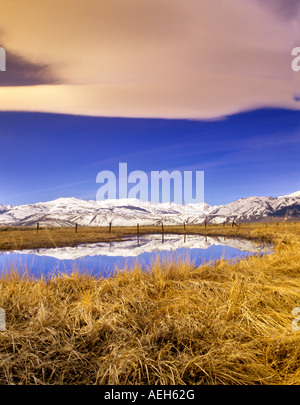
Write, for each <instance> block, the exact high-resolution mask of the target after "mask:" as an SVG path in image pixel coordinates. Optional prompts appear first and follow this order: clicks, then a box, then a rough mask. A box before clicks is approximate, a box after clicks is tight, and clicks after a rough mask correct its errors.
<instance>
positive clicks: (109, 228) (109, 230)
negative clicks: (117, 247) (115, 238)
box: [108, 222, 111, 233]
mask: <svg viewBox="0 0 300 405" xmlns="http://www.w3.org/2000/svg"><path fill="white" fill-rule="evenodd" d="M108 233H111V222H110V223H109V227H108Z"/></svg>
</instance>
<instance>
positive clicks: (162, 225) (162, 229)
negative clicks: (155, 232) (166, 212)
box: [161, 222, 165, 233]
mask: <svg viewBox="0 0 300 405" xmlns="http://www.w3.org/2000/svg"><path fill="white" fill-rule="evenodd" d="M161 232H162V233H164V232H165V230H164V223H163V222H162V223H161Z"/></svg>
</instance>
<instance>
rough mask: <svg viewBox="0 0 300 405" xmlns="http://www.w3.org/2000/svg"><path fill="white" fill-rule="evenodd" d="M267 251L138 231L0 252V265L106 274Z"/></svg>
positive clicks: (241, 243) (248, 244) (243, 243)
mask: <svg viewBox="0 0 300 405" xmlns="http://www.w3.org/2000/svg"><path fill="white" fill-rule="evenodd" d="M269 252H270V246H262V245H261V244H258V243H255V242H253V241H249V240H245V239H235V238H224V237H214V238H212V237H208V236H207V237H204V236H199V235H185V234H184V235H176V234H157V235H141V234H139V235H137V236H135V237H130V238H128V239H126V240H123V241H115V242H101V243H92V244H82V245H79V246H76V247H62V248H53V249H43V248H40V249H34V250H22V251H10V252H3V253H2V254H0V269H7V268H10V267H17V268H18V269H20V268H21V269H25V268H26V269H28V270H29V271H30V272H32V273H34V274H40V273H43V274H44V275H47V274H50V273H51V272H52V271H56V270H57V271H71V270H72V269H74V268H77V269H78V270H86V269H89V270H90V271H91V272H92V273H93V274H96V273H97V274H98V273H99V272H100V273H101V274H103V275H105V276H108V275H110V274H111V273H112V272H113V270H114V269H115V267H118V268H119V269H122V268H123V267H124V266H127V267H131V266H134V265H135V264H136V263H137V261H138V262H139V263H140V264H141V265H142V267H143V268H145V267H148V266H149V265H150V264H151V262H152V261H153V260H156V258H157V256H158V257H159V259H161V260H167V259H168V258H170V257H171V256H172V255H173V256H174V254H175V255H176V256H178V255H179V256H180V257H181V258H182V259H185V258H187V257H189V258H190V259H191V260H192V261H193V262H195V265H200V264H201V263H203V262H207V261H211V260H217V259H220V258H221V257H224V258H226V259H230V258H240V257H242V256H248V255H251V254H264V253H269Z"/></svg>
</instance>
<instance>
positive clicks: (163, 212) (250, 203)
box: [0, 191, 300, 226]
mask: <svg viewBox="0 0 300 405" xmlns="http://www.w3.org/2000/svg"><path fill="white" fill-rule="evenodd" d="M233 219H234V220H235V221H236V222H267V221H280V220H283V219H284V220H288V221H290V220H294V221H295V220H299V219H300V191H298V192H295V193H293V194H289V195H285V196H280V197H246V198H240V199H238V200H236V201H233V202H231V203H229V204H225V205H218V206H211V205H208V204H206V203H200V204H187V205H177V204H174V203H152V202H149V201H146V202H145V201H141V200H138V199H117V200H104V201H94V200H90V201H86V200H81V199H77V198H74V197H72V198H59V199H56V200H53V201H48V202H40V203H35V204H27V205H16V206H12V205H2V204H0V226H34V225H36V224H37V223H38V222H39V223H40V224H41V225H43V226H74V225H75V223H77V224H78V225H79V226H107V225H108V224H109V223H110V222H112V224H113V225H115V226H132V225H136V224H137V223H139V224H140V225H160V224H161V223H162V222H163V223H164V224H166V225H176V224H182V223H183V222H185V223H187V224H197V223H203V222H204V221H205V220H206V221H207V223H223V222H224V221H226V222H230V221H232V220H233Z"/></svg>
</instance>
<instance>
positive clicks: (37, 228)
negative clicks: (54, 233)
mask: <svg viewBox="0 0 300 405" xmlns="http://www.w3.org/2000/svg"><path fill="white" fill-rule="evenodd" d="M39 229H40V223H39V222H38V223H37V224H36V233H39Z"/></svg>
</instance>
